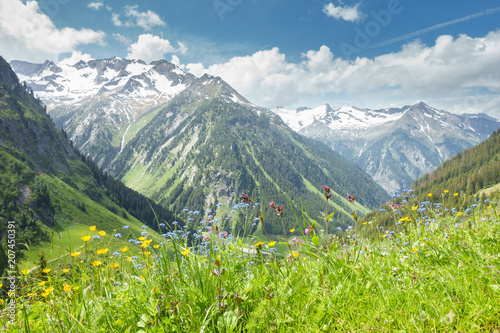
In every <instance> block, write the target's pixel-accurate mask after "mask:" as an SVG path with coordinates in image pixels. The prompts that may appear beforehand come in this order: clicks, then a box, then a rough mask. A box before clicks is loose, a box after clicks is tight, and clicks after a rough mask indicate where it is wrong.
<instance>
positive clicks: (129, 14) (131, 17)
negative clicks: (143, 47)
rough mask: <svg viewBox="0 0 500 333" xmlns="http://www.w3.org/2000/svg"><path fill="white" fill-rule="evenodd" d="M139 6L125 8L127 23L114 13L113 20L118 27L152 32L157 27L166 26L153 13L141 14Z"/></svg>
mask: <svg viewBox="0 0 500 333" xmlns="http://www.w3.org/2000/svg"><path fill="white" fill-rule="evenodd" d="M137 8H138V6H137V5H135V6H125V13H124V16H125V17H126V19H125V21H122V20H121V19H120V14H118V13H113V14H112V16H111V20H112V21H113V24H114V25H115V26H117V27H135V26H137V27H140V28H143V29H144V30H151V29H152V28H154V27H156V26H164V25H165V22H164V21H163V20H162V19H161V18H160V16H158V14H156V13H155V12H153V11H150V10H148V11H146V12H139V11H138V10H137Z"/></svg>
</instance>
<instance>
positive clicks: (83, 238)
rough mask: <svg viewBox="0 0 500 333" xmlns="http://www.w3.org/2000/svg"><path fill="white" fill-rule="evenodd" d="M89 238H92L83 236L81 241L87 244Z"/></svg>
mask: <svg viewBox="0 0 500 333" xmlns="http://www.w3.org/2000/svg"><path fill="white" fill-rule="evenodd" d="M91 238H92V236H90V235H87V236H83V237H82V240H83V241H84V242H88V241H89V240H90V239H91Z"/></svg>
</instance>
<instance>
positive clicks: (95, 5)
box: [87, 2, 103, 10]
mask: <svg viewBox="0 0 500 333" xmlns="http://www.w3.org/2000/svg"><path fill="white" fill-rule="evenodd" d="M102 6H103V4H102V2H90V3H89V4H88V5H87V7H88V8H90V9H95V10H99V8H101V7H102Z"/></svg>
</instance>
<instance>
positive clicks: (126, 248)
mask: <svg viewBox="0 0 500 333" xmlns="http://www.w3.org/2000/svg"><path fill="white" fill-rule="evenodd" d="M120 251H122V252H127V251H128V247H127V246H125V247H122V248H121V249H120Z"/></svg>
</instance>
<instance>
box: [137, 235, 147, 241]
mask: <svg viewBox="0 0 500 333" xmlns="http://www.w3.org/2000/svg"><path fill="white" fill-rule="evenodd" d="M137 239H138V240H140V241H143V240H145V239H146V237H144V236H142V237H139V238H137Z"/></svg>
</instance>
